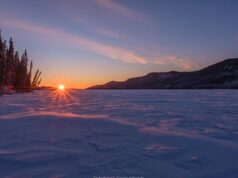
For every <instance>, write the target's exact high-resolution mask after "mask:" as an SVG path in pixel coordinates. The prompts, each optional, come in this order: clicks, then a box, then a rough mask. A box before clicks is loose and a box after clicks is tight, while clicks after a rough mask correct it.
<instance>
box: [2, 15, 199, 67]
mask: <svg viewBox="0 0 238 178" xmlns="http://www.w3.org/2000/svg"><path fill="white" fill-rule="evenodd" d="M1 24H2V25H5V26H8V27H12V28H16V29H19V30H23V31H25V32H29V33H32V34H34V35H35V36H37V37H38V38H39V37H40V38H44V39H46V40H51V41H54V42H57V43H59V44H64V45H67V46H70V47H73V48H75V47H76V48H78V49H81V50H85V51H89V52H93V53H95V54H99V55H102V56H105V57H108V58H111V59H115V60H120V61H123V62H127V63H139V64H158V65H168V66H177V67H178V68H179V69H181V70H186V71H190V70H194V69H197V68H198V66H197V65H196V64H195V63H193V62H191V60H188V59H185V58H179V57H177V56H175V55H170V54H164V55H163V54H161V55H157V54H155V53H154V52H155V51H154V50H152V49H148V48H143V49H142V51H143V50H144V51H147V53H149V54H150V55H149V56H150V57H148V56H147V57H145V56H142V55H140V54H138V52H134V51H132V50H129V49H126V48H122V47H118V46H112V45H108V44H104V43H101V42H98V41H94V40H92V39H88V38H85V37H81V36H76V35H73V34H70V33H67V32H65V31H62V30H59V29H55V28H51V27H46V26H42V25H37V24H35V23H31V22H28V21H24V20H19V19H8V20H4V18H1ZM101 32H102V33H105V34H106V35H112V36H114V35H115V34H114V33H113V32H110V31H103V30H102V31H101ZM114 37H117V36H114ZM118 37H119V36H118ZM154 56H157V57H154Z"/></svg>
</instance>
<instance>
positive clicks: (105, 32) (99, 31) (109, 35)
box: [94, 28, 128, 39]
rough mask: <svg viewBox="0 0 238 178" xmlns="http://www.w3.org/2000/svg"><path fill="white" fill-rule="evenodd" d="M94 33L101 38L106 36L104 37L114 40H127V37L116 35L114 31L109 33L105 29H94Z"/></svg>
mask: <svg viewBox="0 0 238 178" xmlns="http://www.w3.org/2000/svg"><path fill="white" fill-rule="evenodd" d="M94 31H95V32H96V33H97V34H100V35H103V36H106V37H110V38H115V39H127V38H128V37H126V36H124V35H122V34H120V33H116V32H114V31H111V30H107V29H100V28H98V29H94Z"/></svg>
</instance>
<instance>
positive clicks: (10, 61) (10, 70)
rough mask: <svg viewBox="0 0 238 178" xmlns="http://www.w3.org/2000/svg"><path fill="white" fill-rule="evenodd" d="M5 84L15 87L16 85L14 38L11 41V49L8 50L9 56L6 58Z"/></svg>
mask: <svg viewBox="0 0 238 178" xmlns="http://www.w3.org/2000/svg"><path fill="white" fill-rule="evenodd" d="M5 75H6V76H5V82H4V83H5V84H6V85H7V86H8V85H13V84H14V77H15V66H14V44H13V41H12V38H10V41H9V47H8V49H7V56H6V73H5Z"/></svg>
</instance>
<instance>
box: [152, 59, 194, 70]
mask: <svg viewBox="0 0 238 178" xmlns="http://www.w3.org/2000/svg"><path fill="white" fill-rule="evenodd" d="M153 63H155V64H160V65H168V64H170V65H171V64H172V65H175V66H177V67H178V68H180V69H182V70H185V71H191V70H194V69H198V65H197V64H196V63H193V62H192V61H191V60H189V59H184V58H179V57H177V56H174V55H161V56H159V57H157V58H156V59H155V60H153Z"/></svg>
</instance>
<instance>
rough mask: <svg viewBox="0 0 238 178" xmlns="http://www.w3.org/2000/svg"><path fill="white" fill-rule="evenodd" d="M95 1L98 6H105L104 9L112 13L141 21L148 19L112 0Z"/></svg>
mask: <svg viewBox="0 0 238 178" xmlns="http://www.w3.org/2000/svg"><path fill="white" fill-rule="evenodd" d="M96 3H97V4H98V5H99V6H101V7H103V8H105V9H106V10H109V11H111V12H113V13H117V14H119V15H121V16H124V17H127V18H129V19H131V20H135V21H142V22H146V20H148V19H147V18H146V16H145V15H143V14H141V13H139V12H137V11H135V10H132V9H129V8H128V7H127V6H124V5H122V4H119V3H118V2H115V1H113V0H96Z"/></svg>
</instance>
